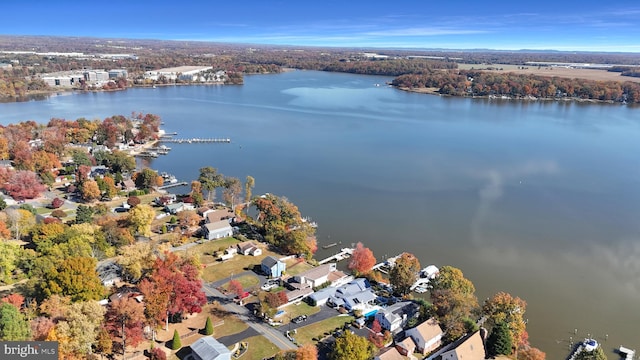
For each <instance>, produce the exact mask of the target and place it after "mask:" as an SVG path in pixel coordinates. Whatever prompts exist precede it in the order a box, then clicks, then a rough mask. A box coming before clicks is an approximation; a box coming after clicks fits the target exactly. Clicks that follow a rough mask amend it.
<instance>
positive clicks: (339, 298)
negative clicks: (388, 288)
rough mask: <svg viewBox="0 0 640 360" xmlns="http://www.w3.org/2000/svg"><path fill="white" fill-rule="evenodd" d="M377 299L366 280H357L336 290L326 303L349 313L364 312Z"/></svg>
mask: <svg viewBox="0 0 640 360" xmlns="http://www.w3.org/2000/svg"><path fill="white" fill-rule="evenodd" d="M377 297H378V296H377V295H376V294H375V292H374V291H373V289H371V286H370V285H369V282H368V281H367V279H365V278H358V279H355V280H353V281H351V282H349V283H348V284H346V285H342V286H340V287H339V288H337V289H336V292H335V294H334V295H333V296H332V297H331V298H329V300H328V301H327V303H328V304H329V305H330V306H343V307H344V308H345V309H347V310H349V311H354V310H365V309H366V308H367V307H368V306H369V305H370V304H371V303H372V302H373V301H374V300H375V299H376V298H377Z"/></svg>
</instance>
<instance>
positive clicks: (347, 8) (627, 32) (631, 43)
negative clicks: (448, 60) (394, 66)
mask: <svg viewBox="0 0 640 360" xmlns="http://www.w3.org/2000/svg"><path fill="white" fill-rule="evenodd" d="M0 11H1V12H2V13H3V14H14V15H15V16H3V17H2V21H1V22H0V34H15V35H71V36H92V37H112V38H113V37H115V38H144V39H168V40H204V41H215V42H231V43H254V44H277V45H308V46H339V47H381V48H390V47H393V48H449V49H476V48H491V49H501V50H517V49H555V50H575V51H611V52H619V51H621V52H640V1H639V0H622V1H612V2H603V1H600V2H593V1H590V0H587V1H574V0H569V1H550V0H535V1H518V0H513V1H503V0H497V1H491V0H490V1H471V0H469V1H459V0H418V1H413V0H410V1H402V0H397V1H391V0H384V1H380V0H369V1H361V0H341V1H334V0H323V1H306V0H297V1H288V0H287V1H267V0H262V1H256V0H245V1H225V2H220V1H215V0H207V1H189V0H185V1H181V2H180V1H165V0H157V1H148V0H139V1H136V0H113V1H109V2H107V1H104V2H97V1H77V0H69V1H65V0H59V1H54V0H19V1H7V2H3V4H2V5H1V6H0Z"/></svg>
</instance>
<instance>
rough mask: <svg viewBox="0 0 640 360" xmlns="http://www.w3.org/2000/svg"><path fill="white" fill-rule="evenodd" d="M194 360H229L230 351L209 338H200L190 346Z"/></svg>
mask: <svg viewBox="0 0 640 360" xmlns="http://www.w3.org/2000/svg"><path fill="white" fill-rule="evenodd" d="M191 356H192V357H193V359H194V360H231V351H230V350H229V349H227V347H226V346H224V345H223V344H221V343H220V342H218V340H216V339H214V338H213V337H211V336H205V337H201V338H200V339H198V340H196V342H194V343H193V344H191Z"/></svg>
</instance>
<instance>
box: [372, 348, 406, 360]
mask: <svg viewBox="0 0 640 360" xmlns="http://www.w3.org/2000/svg"><path fill="white" fill-rule="evenodd" d="M373 360H404V357H402V355H400V353H399V352H398V350H396V348H393V347H392V348H386V349H383V350H382V351H380V353H378V356H376V357H374V358H373Z"/></svg>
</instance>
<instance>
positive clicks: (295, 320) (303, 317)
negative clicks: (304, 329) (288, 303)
mask: <svg viewBox="0 0 640 360" xmlns="http://www.w3.org/2000/svg"><path fill="white" fill-rule="evenodd" d="M303 321H307V315H300V316H296V317H294V318H293V319H291V322H292V323H294V324H299V323H301V322H303Z"/></svg>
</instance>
